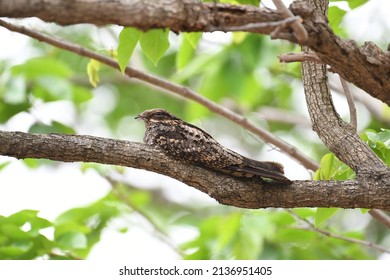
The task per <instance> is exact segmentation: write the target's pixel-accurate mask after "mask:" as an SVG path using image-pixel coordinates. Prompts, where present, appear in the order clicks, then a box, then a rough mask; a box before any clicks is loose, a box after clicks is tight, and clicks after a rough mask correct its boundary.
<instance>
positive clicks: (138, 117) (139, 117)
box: [134, 115, 142, 120]
mask: <svg viewBox="0 0 390 280" xmlns="http://www.w3.org/2000/svg"><path fill="white" fill-rule="evenodd" d="M134 119H136V120H138V119H141V120H142V117H141V115H138V116H136V117H135V118H134Z"/></svg>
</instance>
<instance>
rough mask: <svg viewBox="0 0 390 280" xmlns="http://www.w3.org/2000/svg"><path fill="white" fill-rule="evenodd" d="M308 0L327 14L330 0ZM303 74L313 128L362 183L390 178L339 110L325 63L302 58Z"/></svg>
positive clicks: (369, 183) (387, 169)
mask: <svg viewBox="0 0 390 280" xmlns="http://www.w3.org/2000/svg"><path fill="white" fill-rule="evenodd" d="M306 1H307V2H309V3H310V4H312V5H313V6H315V7H316V10H317V11H318V12H320V13H322V14H323V15H324V16H326V14H327V7H328V1H326V0H306ZM303 50H304V51H306V52H308V51H309V49H308V48H307V47H303ZM302 78H303V84H304V89H305V97H306V103H307V107H308V110H309V114H310V118H311V120H312V124H313V130H314V131H315V132H317V134H318V136H319V137H320V139H321V140H322V141H323V142H324V143H325V145H326V146H327V147H328V148H329V149H330V150H331V152H332V153H334V154H335V155H336V156H337V157H338V158H340V159H341V160H342V161H343V162H344V163H346V164H347V165H349V166H350V167H351V168H352V169H353V170H354V171H355V172H356V173H357V175H358V179H359V182H360V183H361V185H362V186H364V187H367V186H369V188H371V186H373V185H375V184H378V182H381V181H387V180H389V178H390V169H389V168H388V167H387V165H386V164H385V163H384V162H382V161H381V160H380V159H379V158H378V156H377V155H376V154H375V153H374V152H373V151H372V150H371V149H370V148H369V147H368V146H367V145H366V144H365V143H364V142H363V141H362V140H361V139H360V137H359V136H358V135H357V134H356V132H355V129H354V128H353V127H352V126H351V125H350V124H348V123H346V122H344V121H343V120H342V119H341V118H340V116H339V115H338V114H337V112H336V110H335V108H334V106H333V102H332V97H331V94H330V90H329V87H328V80H327V70H326V65H324V64H319V63H316V62H303V63H302ZM379 184H381V183H379Z"/></svg>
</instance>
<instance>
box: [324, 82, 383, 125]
mask: <svg viewBox="0 0 390 280" xmlns="http://www.w3.org/2000/svg"><path fill="white" fill-rule="evenodd" d="M329 87H330V89H331V90H332V91H334V92H337V93H339V94H343V91H342V90H341V89H340V87H339V83H336V82H335V81H334V79H330V80H329ZM350 89H351V88H350ZM351 92H352V94H353V98H354V100H356V101H358V102H360V103H361V104H363V105H364V107H366V109H367V110H368V111H369V112H370V113H371V115H372V116H373V117H374V118H375V119H377V120H378V121H379V122H382V123H383V125H387V126H390V116H389V115H387V114H384V113H383V112H384V108H385V107H388V105H387V104H384V103H383V102H382V101H380V100H378V99H375V98H374V97H372V96H371V95H369V94H367V93H366V92H365V91H363V90H361V89H359V88H356V87H355V88H353V89H352V90H351Z"/></svg>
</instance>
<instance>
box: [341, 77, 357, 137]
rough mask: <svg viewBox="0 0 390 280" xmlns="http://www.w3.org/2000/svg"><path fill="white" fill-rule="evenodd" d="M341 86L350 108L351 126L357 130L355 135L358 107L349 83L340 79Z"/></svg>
mask: <svg viewBox="0 0 390 280" xmlns="http://www.w3.org/2000/svg"><path fill="white" fill-rule="evenodd" d="M340 82H341V86H342V87H343V90H344V95H345V97H346V98H347V103H348V108H349V116H350V117H349V124H350V125H351V126H352V127H353V129H354V130H355V133H356V132H357V126H358V124H357V114H356V106H355V101H354V99H353V95H352V93H351V91H350V89H349V86H348V83H347V82H346V81H345V80H344V79H343V78H341V77H340Z"/></svg>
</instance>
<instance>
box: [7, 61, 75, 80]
mask: <svg viewBox="0 0 390 280" xmlns="http://www.w3.org/2000/svg"><path fill="white" fill-rule="evenodd" d="M12 73H13V74H14V75H24V76H25V77H27V78H30V79H35V78H38V77H40V76H58V77H62V78H69V77H70V76H71V75H72V70H71V68H70V67H69V66H68V65H67V64H65V63H64V62H61V61H60V60H58V59H54V58H51V57H36V58H32V59H30V60H28V61H26V62H25V63H23V64H20V65H16V66H14V67H12Z"/></svg>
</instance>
